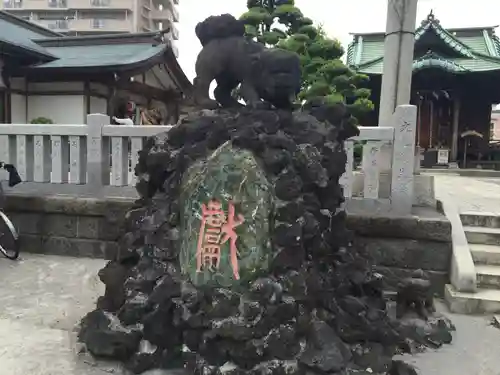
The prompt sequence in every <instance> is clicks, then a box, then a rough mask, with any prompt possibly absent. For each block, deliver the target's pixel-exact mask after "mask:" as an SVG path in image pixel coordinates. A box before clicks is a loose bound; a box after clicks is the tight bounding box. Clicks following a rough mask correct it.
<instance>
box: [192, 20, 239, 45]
mask: <svg viewBox="0 0 500 375" xmlns="http://www.w3.org/2000/svg"><path fill="white" fill-rule="evenodd" d="M195 33H196V36H197V37H198V39H199V40H200V42H201V45H202V46H205V45H207V44H208V43H210V42H211V41H212V40H215V39H223V38H228V37H231V36H241V37H242V36H244V35H245V24H244V23H243V21H240V20H237V19H236V18H234V16H233V15H231V14H222V15H220V16H211V17H208V18H207V19H206V20H205V21H203V22H200V23H199V24H198V25H196V29H195Z"/></svg>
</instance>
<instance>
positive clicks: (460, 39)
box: [347, 13, 500, 74]
mask: <svg viewBox="0 0 500 375" xmlns="http://www.w3.org/2000/svg"><path fill="white" fill-rule="evenodd" d="M430 31H432V32H433V33H435V34H436V35H437V36H438V37H439V39H440V40H441V42H442V43H443V46H446V48H448V49H450V48H451V50H453V51H454V52H453V53H454V56H455V57H445V56H442V55H440V54H438V53H437V51H432V50H431V51H429V52H428V53H427V54H426V55H424V56H422V57H420V58H418V59H416V60H415V61H414V64H413V69H414V71H418V70H422V69H426V68H440V69H443V70H447V71H449V72H453V73H467V72H482V71H490V70H500V39H499V38H498V37H496V36H495V35H494V32H493V28H471V29H450V30H445V29H444V28H443V27H442V26H441V25H440V23H439V21H438V20H436V19H435V17H434V15H433V14H432V13H431V14H430V15H429V16H428V17H427V19H426V20H424V21H423V22H422V24H421V26H420V27H419V28H418V29H417V30H416V32H415V43H416V45H418V43H419V41H422V40H423V39H422V38H423V36H424V35H425V34H426V33H427V32H430ZM421 43H425V42H421ZM349 49H350V53H349V54H348V56H347V64H348V65H349V66H351V67H352V68H354V69H356V70H358V71H359V72H362V73H366V74H382V72H383V56H384V33H376V34H358V35H355V36H354V41H353V42H352V43H351V45H350V46H349ZM430 49H431V48H430Z"/></svg>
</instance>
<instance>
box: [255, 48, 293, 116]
mask: <svg viewBox="0 0 500 375" xmlns="http://www.w3.org/2000/svg"><path fill="white" fill-rule="evenodd" d="M253 58H254V61H253V72H254V73H253V75H254V84H255V87H256V89H257V91H258V92H259V95H260V97H261V98H262V99H263V100H265V101H267V102H269V103H271V104H272V105H274V106H275V107H277V108H288V107H291V104H292V103H293V101H294V100H295V98H296V96H297V94H298V93H299V92H300V88H301V84H302V74H301V67H300V59H299V56H298V55H297V54H295V53H293V52H290V51H285V50H282V49H266V50H263V51H262V52H261V53H259V54H258V55H255V56H254V57H253Z"/></svg>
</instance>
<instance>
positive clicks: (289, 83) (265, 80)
mask: <svg viewBox="0 0 500 375" xmlns="http://www.w3.org/2000/svg"><path fill="white" fill-rule="evenodd" d="M244 32H245V26H244V24H243V22H242V21H239V20H237V19H236V18H234V17H233V16H232V15H230V14H223V15H220V16H212V17H209V18H207V19H206V20H205V21H203V22H201V23H199V24H198V25H197V26H196V36H197V37H198V39H199V40H200V42H201V44H202V46H203V49H202V50H201V52H200V53H199V55H198V59H197V61H196V78H195V79H194V102H195V103H196V105H197V106H201V107H203V108H208V109H214V108H216V107H218V106H219V105H221V106H222V107H236V106H241V104H240V103H239V102H238V101H237V100H236V99H235V98H234V97H233V96H232V92H233V90H234V89H235V88H237V87H238V85H240V84H241V86H240V95H241V97H242V98H243V99H244V101H245V103H246V105H247V106H251V107H262V106H263V102H262V100H264V101H265V102H267V103H269V104H271V105H273V106H274V107H275V108H291V107H292V104H293V101H294V99H295V97H296V96H297V94H298V93H299V91H300V86H301V66H300V60H299V56H298V55H297V54H295V53H293V52H290V51H285V50H282V49H278V48H272V49H268V48H266V47H265V46H264V45H263V44H261V43H258V42H255V41H253V40H250V39H248V38H246V37H245V36H244ZM214 79H215V80H216V82H217V88H216V89H215V91H214V96H215V99H216V100H215V101H214V100H212V99H210V97H209V88H210V84H211V83H212V81H213V80H214Z"/></svg>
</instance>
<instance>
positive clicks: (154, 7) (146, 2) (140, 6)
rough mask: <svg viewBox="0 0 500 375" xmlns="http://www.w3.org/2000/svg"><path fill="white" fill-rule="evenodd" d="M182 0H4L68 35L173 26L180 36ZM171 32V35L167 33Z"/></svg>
mask: <svg viewBox="0 0 500 375" xmlns="http://www.w3.org/2000/svg"><path fill="white" fill-rule="evenodd" d="M178 3H179V0H2V10H4V11H6V12H9V13H11V14H13V15H16V16H18V17H20V18H23V19H25V20H29V21H31V22H34V23H37V24H39V25H41V26H44V27H47V28H49V29H51V30H53V31H56V32H60V33H63V34H67V35H96V34H110V33H128V32H148V31H155V30H163V29H165V28H167V27H170V28H171V30H172V31H171V32H170V34H169V35H168V36H169V37H170V38H172V39H173V40H177V39H178V37H179V35H178V30H177V28H176V26H175V23H176V22H178V21H179V13H178V10H177V7H176V5H177V4H178ZM166 36H167V35H166Z"/></svg>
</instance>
